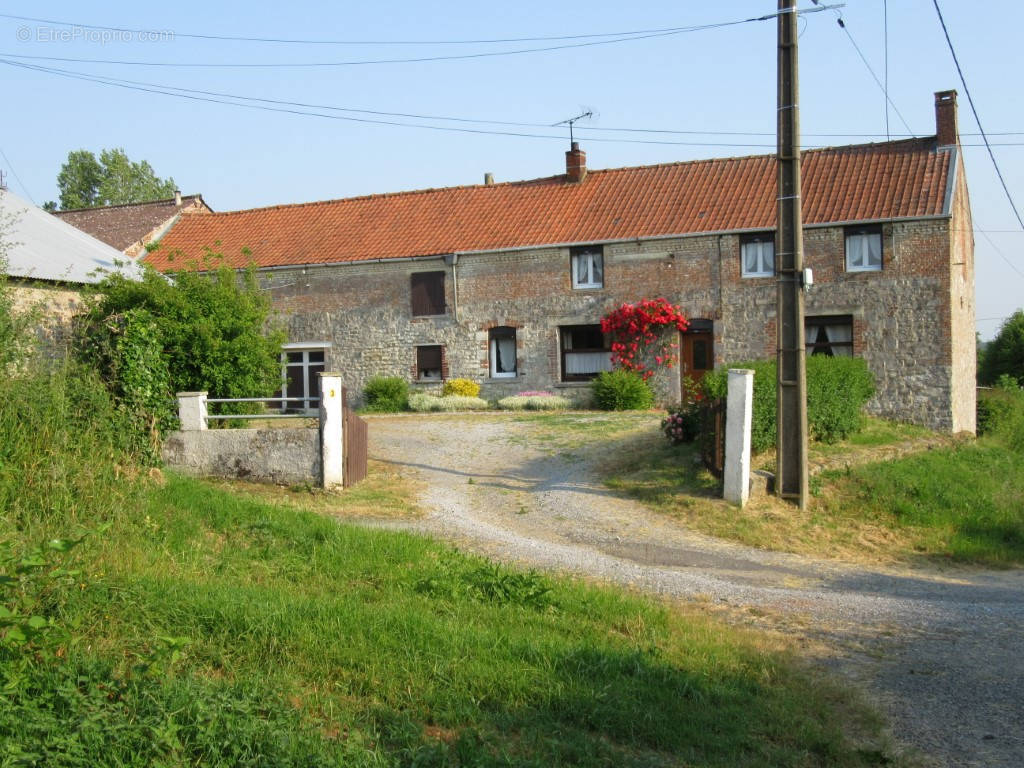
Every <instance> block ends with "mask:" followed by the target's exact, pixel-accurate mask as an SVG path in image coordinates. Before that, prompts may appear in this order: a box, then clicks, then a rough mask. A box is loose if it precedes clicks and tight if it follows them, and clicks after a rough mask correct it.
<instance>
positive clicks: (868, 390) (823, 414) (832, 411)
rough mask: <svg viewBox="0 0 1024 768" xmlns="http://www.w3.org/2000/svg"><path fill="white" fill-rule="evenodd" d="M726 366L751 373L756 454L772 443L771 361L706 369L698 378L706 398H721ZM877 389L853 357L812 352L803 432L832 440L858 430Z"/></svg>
mask: <svg viewBox="0 0 1024 768" xmlns="http://www.w3.org/2000/svg"><path fill="white" fill-rule="evenodd" d="M729 368H749V369H752V370H753V371H754V404H753V405H754V408H753V411H754V412H753V423H752V425H751V448H752V449H753V450H754V452H756V453H760V452H762V451H767V450H769V449H771V448H772V447H773V446H774V445H775V441H776V437H775V436H776V431H775V411H776V386H775V383H776V382H775V379H776V375H775V361H774V360H758V361H754V362H746V363H735V364H730V365H727V366H724V367H722V368H718V369H716V370H714V371H712V372H711V373H708V374H707V375H706V376H705V377H704V379H703V381H702V382H701V383H702V385H703V387H704V391H705V393H706V394H707V396H708V397H711V398H722V397H725V395H726V390H727V388H728V377H729V374H728V369H729ZM874 393H875V383H874V377H873V376H872V375H871V372H870V371H869V370H868V368H867V364H866V363H865V362H864V361H863V360H861V359H860V358H856V357H825V356H814V357H809V358H808V359H807V430H808V433H809V437H810V438H811V439H812V440H818V441H821V442H824V443H834V442H836V441H838V440H843V439H845V438H846V437H849V436H850V435H851V434H853V433H854V432H856V431H857V430H858V429H860V426H861V423H862V416H861V410H862V409H863V407H864V404H865V403H867V401H868V400H869V399H871V396H872V395H873V394H874Z"/></svg>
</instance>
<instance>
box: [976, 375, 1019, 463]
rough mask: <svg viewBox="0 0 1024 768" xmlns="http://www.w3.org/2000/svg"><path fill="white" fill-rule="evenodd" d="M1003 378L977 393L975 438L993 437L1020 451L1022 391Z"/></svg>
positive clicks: (1011, 381)
mask: <svg viewBox="0 0 1024 768" xmlns="http://www.w3.org/2000/svg"><path fill="white" fill-rule="evenodd" d="M1008 378H1009V377H1007V379H1008ZM1007 379H1002V380H1001V381H1000V382H999V385H998V386H996V387H995V388H994V389H987V390H982V391H980V392H979V393H978V435H979V436H984V435H988V436H991V437H996V438H998V439H1001V440H1003V441H1004V442H1006V443H1007V445H1009V446H1010V447H1011V448H1013V449H1014V450H1017V451H1020V450H1024V389H1021V388H1020V387H1018V386H1016V384H1015V383H1014V381H1015V380H1009V381H1008V380H1007Z"/></svg>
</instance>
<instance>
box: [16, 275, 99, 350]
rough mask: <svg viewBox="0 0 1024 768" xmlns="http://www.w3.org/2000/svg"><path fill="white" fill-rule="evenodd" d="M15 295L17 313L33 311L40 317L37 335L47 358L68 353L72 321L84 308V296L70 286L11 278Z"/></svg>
mask: <svg viewBox="0 0 1024 768" xmlns="http://www.w3.org/2000/svg"><path fill="white" fill-rule="evenodd" d="M8 288H9V289H10V291H11V295H12V296H13V297H14V311H15V312H34V313H36V314H37V315H38V317H39V325H38V327H37V330H36V335H37V337H38V339H39V343H40V348H41V350H42V352H43V354H44V355H46V356H47V357H61V356H63V355H65V354H66V353H67V348H68V344H69V342H70V340H71V321H72V319H73V318H74V316H75V315H76V314H78V313H79V312H81V311H82V296H81V294H80V293H79V291H78V290H76V289H74V288H69V287H67V286H61V285H55V284H52V283H44V282H39V281H22V280H18V279H14V278H12V279H11V281H10V282H9V283H8Z"/></svg>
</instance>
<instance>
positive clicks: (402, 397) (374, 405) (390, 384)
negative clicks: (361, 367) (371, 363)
mask: <svg viewBox="0 0 1024 768" xmlns="http://www.w3.org/2000/svg"><path fill="white" fill-rule="evenodd" d="M363 399H364V400H365V401H366V410H367V411H372V412H374V413H397V412H398V411H405V410H408V408H409V382H407V381H406V380H405V379H402V378H399V377H398V376H374V377H373V378H371V379H369V380H368V381H367V382H366V386H364V387H363Z"/></svg>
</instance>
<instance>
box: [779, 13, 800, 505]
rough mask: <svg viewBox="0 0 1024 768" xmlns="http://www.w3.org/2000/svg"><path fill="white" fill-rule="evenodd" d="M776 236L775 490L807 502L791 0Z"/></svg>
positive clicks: (782, 70)
mask: <svg viewBox="0 0 1024 768" xmlns="http://www.w3.org/2000/svg"><path fill="white" fill-rule="evenodd" d="M778 24H779V108H778V174H779V177H778V201H777V202H778V234H777V236H776V247H775V275H776V277H775V281H776V288H777V295H778V299H777V302H778V304H777V308H776V328H777V333H778V352H777V363H778V365H777V368H778V379H777V382H776V383H777V385H778V387H777V389H778V411H777V413H778V419H777V421H778V442H777V444H776V447H777V456H776V462H775V463H776V471H775V492H776V493H777V494H778V495H779V496H780V497H781V498H785V499H796V500H798V502H799V504H800V509H804V508H806V506H807V371H806V366H805V356H806V354H807V348H806V346H805V345H804V294H803V269H804V252H803V251H804V247H803V221H802V218H801V215H800V114H799V108H798V99H799V93H800V89H799V82H798V77H797V13H796V0H779V16H778Z"/></svg>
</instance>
